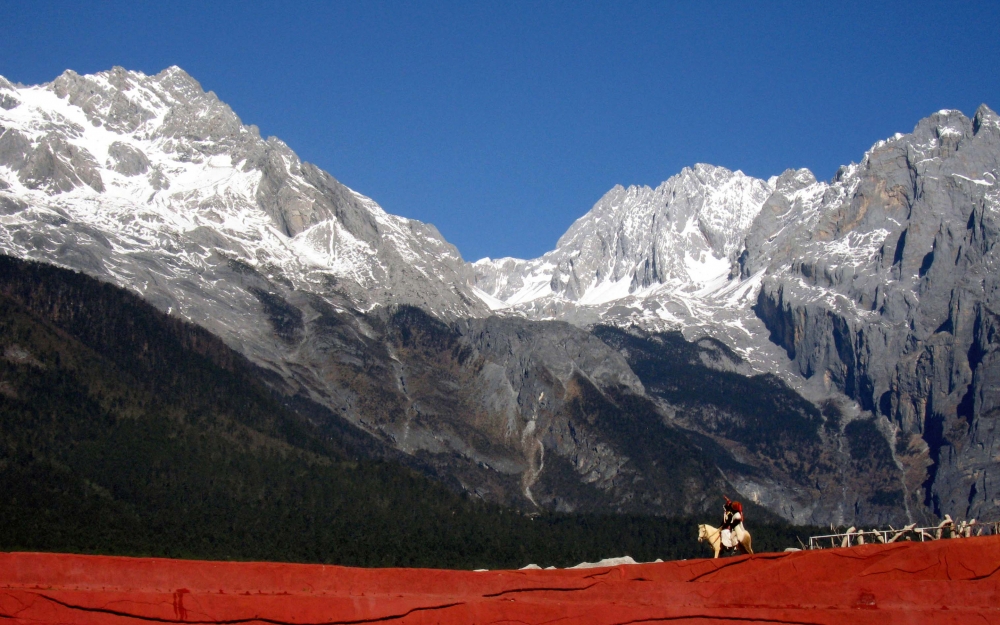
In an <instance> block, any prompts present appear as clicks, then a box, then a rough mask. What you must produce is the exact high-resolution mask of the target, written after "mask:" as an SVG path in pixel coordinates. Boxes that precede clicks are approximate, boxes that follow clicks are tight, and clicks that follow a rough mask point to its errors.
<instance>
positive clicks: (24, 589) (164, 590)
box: [0, 536, 1000, 625]
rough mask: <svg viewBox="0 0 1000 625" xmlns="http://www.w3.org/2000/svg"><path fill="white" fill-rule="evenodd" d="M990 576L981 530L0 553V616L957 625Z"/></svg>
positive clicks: (996, 560)
mask: <svg viewBox="0 0 1000 625" xmlns="http://www.w3.org/2000/svg"><path fill="white" fill-rule="evenodd" d="M998 570H1000V537H993V536H990V537H982V538H967V539H953V540H940V541H934V542H928V543H900V544H893V545H865V546H861V547H854V548H851V549H830V550H825V551H811V552H794V553H782V554H762V555H757V556H751V557H739V558H723V559H719V560H688V561H680V562H665V563H662V564H641V565H635V566H616V567H610V568H600V569H576V570H565V569H564V570H550V571H536V570H531V571H491V572H482V573H475V572H470V571H444V570H428V569H352V568H344V567H337V566H320V565H302V564H275V563H253V562H251V563H240V562H198V561H187V560H164V559H154V558H148V559H147V558H116V557H104V556H76V555H62V554H41V553H0V622H3V623H7V622H10V623H140V622H145V623H149V622H156V623H234V624H235V623H275V624H283V623H556V622H560V623H621V624H625V623H658V622H676V623H714V622H718V623H732V622H743V623H746V622H749V623H817V624H819V623H858V624H865V623H871V624H875V625H893V624H896V623H934V624H935V625H946V624H948V623H956V624H957V623H961V624H962V625H970V624H974V623H1000V574H998ZM8 619H9V620H8Z"/></svg>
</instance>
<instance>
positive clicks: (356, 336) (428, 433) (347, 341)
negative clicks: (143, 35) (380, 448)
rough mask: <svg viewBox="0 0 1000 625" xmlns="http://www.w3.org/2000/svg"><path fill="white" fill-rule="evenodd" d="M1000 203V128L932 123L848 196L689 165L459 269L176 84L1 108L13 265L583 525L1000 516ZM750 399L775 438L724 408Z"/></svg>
mask: <svg viewBox="0 0 1000 625" xmlns="http://www.w3.org/2000/svg"><path fill="white" fill-rule="evenodd" d="M998 175H1000V122H998V121H997V116H996V115H995V114H994V113H993V112H992V111H991V110H989V109H988V108H986V107H985V106H983V107H981V108H980V110H979V111H978V112H977V114H976V116H975V118H974V119H971V120H970V119H968V118H966V117H965V116H963V115H961V113H958V112H957V111H942V112H940V113H938V114H936V115H933V116H931V117H929V118H928V119H926V120H924V121H922V122H921V123H920V124H919V125H918V126H917V128H916V129H915V131H914V132H913V133H912V134H909V135H896V136H894V137H892V138H890V139H888V140H886V141H882V142H879V143H877V144H876V145H875V146H873V147H872V149H871V150H870V151H869V152H867V153H866V154H865V155H864V157H863V159H862V160H861V162H860V164H852V165H849V166H846V167H844V168H842V169H841V170H840V172H838V174H837V176H836V177H835V179H834V180H832V181H830V182H818V181H816V179H815V178H814V176H813V175H812V174H811V173H810V172H809V171H807V170H797V171H795V170H789V171H787V172H785V173H783V174H781V175H780V176H776V177H773V178H771V179H770V180H760V179H755V178H752V177H749V176H746V175H744V174H743V173H741V172H739V171H737V172H732V171H729V170H727V169H724V168H720V167H713V166H711V165H696V166H694V167H693V168H690V169H685V170H683V171H682V172H681V173H679V174H678V175H676V176H674V177H672V178H670V179H669V180H667V181H666V182H664V183H663V184H661V185H660V186H658V187H657V188H656V189H651V188H648V187H629V188H624V187H620V186H619V187H615V188H614V189H612V190H611V191H609V192H608V193H607V194H606V195H605V196H604V197H603V198H601V199H600V201H599V202H598V203H597V204H596V205H595V206H594V207H593V209H592V210H591V211H590V212H589V213H587V214H586V215H584V216H583V217H582V218H580V219H579V220H578V221H577V222H576V223H575V224H573V226H572V227H571V228H570V229H569V230H568V231H567V233H566V234H565V235H564V236H563V237H562V238H561V239H560V240H559V242H558V243H557V245H556V248H555V249H554V250H553V251H551V252H549V253H547V254H545V255H544V256H542V257H541V258H538V259H534V260H519V259H511V258H505V259H499V260H490V259H484V260H482V261H478V262H476V263H466V262H464V261H463V260H462V258H461V257H460V255H459V254H458V252H457V250H455V248H454V247H453V246H451V245H450V244H448V243H447V242H446V241H445V240H444V239H443V238H442V237H441V235H440V234H439V233H438V232H437V231H436V230H435V229H434V227H433V226H430V225H428V224H422V223H420V222H417V221H413V220H408V219H404V218H401V217H397V216H393V215H390V214H388V213H386V212H385V211H383V210H382V209H381V208H380V207H379V206H378V205H377V204H376V203H375V202H374V201H372V200H371V199H369V198H367V197H365V196H363V195H361V194H359V193H357V192H355V191H352V190H351V189H348V188H347V187H345V186H343V185H341V184H340V183H338V182H337V181H336V180H335V179H334V178H333V177H332V176H330V175H329V174H327V173H326V172H323V171H321V170H320V169H318V168H316V167H315V166H313V165H310V164H308V163H303V162H301V161H300V159H299V158H298V157H297V156H296V155H295V153H294V152H292V150H291V149H289V147H288V146H286V145H285V144H284V143H282V142H281V141H280V140H278V139H276V138H268V139H263V138H261V137H260V136H259V133H258V131H257V129H256V128H255V127H253V126H246V125H243V124H242V122H241V121H240V119H239V118H238V117H237V116H236V115H235V113H233V111H232V110H231V109H230V108H229V107H228V106H226V105H225V104H224V103H222V102H220V101H219V100H218V98H217V97H216V96H215V95H214V94H212V93H211V92H208V93H206V92H204V91H203V90H202V89H201V87H200V86H199V85H198V83H197V82H196V81H195V80H194V79H192V78H191V77H190V76H188V75H187V74H186V73H184V72H183V71H182V70H180V69H179V68H176V67H174V68H169V69H167V70H164V71H163V72H161V73H159V74H157V75H155V76H146V75H143V74H141V73H138V72H129V71H126V70H123V69H120V68H116V69H113V70H111V71H108V72H102V73H99V74H95V75H92V76H79V75H77V74H75V73H73V72H71V71H67V72H66V73H64V74H63V75H62V76H60V77H59V78H57V79H56V80H55V81H53V82H52V83H49V84H45V85H38V86H23V85H14V84H11V83H10V82H8V81H6V80H4V79H2V78H0V251H2V252H4V253H7V254H11V255H14V256H18V257H21V258H29V259H36V260H41V261H45V262H50V263H55V264H59V265H62V266H65V267H69V268H73V269H77V270H80V271H84V272H86V273H89V274H91V275H93V276H95V277H98V278H100V279H102V280H105V281H108V282H112V283H114V284H117V285H120V286H123V287H125V288H128V289H131V290H133V291H134V292H137V293H139V294H140V295H142V296H143V297H144V298H145V299H146V300H148V301H149V302H151V303H152V304H154V305H156V306H157V307H159V308H160V309H162V310H165V311H168V312H170V313H171V314H174V315H177V316H179V317H182V318H184V319H187V320H189V321H192V322H194V323H197V324H199V325H202V326H204V327H205V328H207V329H209V330H210V331H212V332H213V333H215V334H217V335H219V336H220V337H221V338H222V339H223V340H225V341H226V342H227V344H229V345H230V346H232V347H234V348H236V349H237V350H239V351H240V352H241V353H243V354H244V355H246V356H247V357H248V358H249V359H250V360H251V361H252V362H254V363H255V364H256V365H258V366H260V367H261V368H262V370H263V371H264V373H263V375H265V376H267V379H268V381H269V383H270V384H271V385H272V386H273V387H274V388H275V389H276V390H277V392H279V393H280V394H282V396H283V397H286V398H287V401H288V402H289V403H290V404H293V405H295V406H298V407H299V409H301V410H303V414H307V415H308V418H310V419H313V420H315V421H316V422H321V423H327V424H331V423H334V422H335V421H337V420H338V419H345V420H346V421H348V422H349V423H351V424H353V426H357V427H358V428H361V429H362V430H364V431H366V432H368V433H369V434H371V435H374V436H376V437H377V438H379V439H381V441H382V443H385V444H387V445H389V446H391V447H393V448H395V449H396V450H399V452H401V453H402V454H404V455H405V456H406V457H407V458H410V459H413V461H414V462H418V463H424V464H422V465H421V466H422V467H423V468H425V469H426V470H428V471H429V472H432V473H434V474H435V475H438V476H439V477H441V479H444V480H445V481H449V480H450V481H451V482H450V483H453V485H457V487H459V488H462V489H464V490H466V491H469V492H473V493H476V494H478V495H479V496H482V497H485V498H488V499H494V500H501V501H513V500H518V498H520V499H519V501H522V503H525V504H526V505H544V506H548V507H552V508H558V509H567V510H571V509H577V508H580V507H581V506H583V507H586V506H597V508H595V509H605V510H616V511H644V512H649V511H653V512H657V513H676V512H677V511H678V510H680V511H683V512H684V513H690V512H692V511H696V510H700V509H702V507H704V506H709V505H710V504H709V503H708V502H709V499H710V496H709V495H708V494H707V493H709V492H710V491H711V492H715V490H719V489H723V488H735V489H738V490H739V491H740V492H742V493H744V495H745V496H746V497H748V498H751V499H753V500H755V501H758V502H759V503H761V504H762V505H764V506H766V507H769V508H770V509H772V510H775V511H778V512H779V513H780V514H782V515H784V516H786V517H787V518H790V519H795V520H798V521H813V522H823V523H825V522H827V521H834V522H841V521H846V522H854V520H865V522H868V520H883V521H884V520H892V519H895V520H900V519H904V518H924V517H926V516H927V515H933V514H943V512H946V511H950V512H952V513H953V514H956V513H959V512H960V513H961V515H963V516H964V515H965V514H966V513H969V514H975V515H981V514H984V513H989V512H991V511H995V510H998V509H1000V503H998V501H1000V500H996V499H994V497H996V496H998V495H997V493H998V492H1000V491H998V490H997V489H996V487H995V486H994V484H995V480H994V478H993V477H992V476H993V471H994V467H995V465H996V459H997V458H1000V439H997V438H995V437H993V434H992V432H993V429H992V426H991V425H990V424H991V423H992V421H991V419H994V418H995V416H996V411H997V409H998V408H997V407H998V406H1000V399H998V398H1000V393H998V391H997V390H996V389H997V388H1000V382H998V380H1000V356H998V355H997V354H998V353H1000V338H998V336H1000V332H997V328H1000V321H997V319H1000V317H998V315H997V313H996V312H995V311H997V310H998V309H1000V302H997V301H996V298H997V294H998V293H1000V288H998V287H1000V284H998V283H997V280H998V278H997V275H1000V273H998V272H997V271H996V264H997V261H996V258H995V255H996V253H995V251H994V250H995V243H996V241H997V240H998V237H1000V234H998V233H1000V227H998V224H997V211H998V206H1000V200H998V195H997V193H998V185H997V183H996V178H997V176H998ZM407 306H412V307H416V308H419V309H422V311H424V312H421V313H417V312H415V311H414V309H411V308H407ZM564 321H568V322H570V324H571V325H568V324H566V323H561V322H564ZM597 324H609V325H614V326H619V327H620V328H625V329H627V331H623V330H611V329H608V328H600V327H598V328H596V329H595V328H594V326H596V325H597ZM667 330H680V331H681V332H682V333H683V335H684V336H685V337H687V338H688V339H689V340H691V341H694V343H693V344H683V345H682V344H681V343H683V342H681V343H678V342H677V340H678V339H676V337H673V335H668V334H662V332H663V331H667ZM692 345H693V346H692ZM678 359H681V360H684V362H685V363H687V364H686V365H685V366H688V367H694V368H695V369H697V370H698V371H701V372H702V373H703V377H704V376H712V375H714V374H712V373H711V371H718V370H719V369H724V370H726V371H728V372H733V371H738V372H740V373H743V374H759V373H765V372H766V373H773V374H776V375H777V376H778V377H779V378H781V379H782V380H784V382H785V383H786V384H788V385H790V386H792V387H793V388H795V389H797V390H798V392H800V393H801V394H802V395H803V396H804V397H807V398H808V399H809V400H810V401H800V400H801V397H798V396H796V395H795V394H794V393H791V391H788V389H787V387H786V386H784V385H782V384H781V383H779V382H777V381H775V380H773V379H772V378H768V377H766V376H765V377H757V378H744V377H742V376H736V377H735V378H734V377H725V376H722V377H720V378H718V383H719V384H723V385H730V386H726V388H731V389H742V390H732V391H731V392H729V393H728V394H727V393H721V394H720V395H718V396H717V397H716V399H715V400H709V399H703V398H692V397H690V396H689V395H685V394H684V392H683V389H679V388H678V387H676V386H675V385H672V383H671V382H670V381H669V380H666V379H665V378H664V377H663V375H664V374H663V373H662V371H663V370H665V369H664V368H666V369H669V370H670V371H675V372H677V374H678V375H687V372H685V371H682V370H680V369H677V368H676V367H677V366H678V364H677V363H678ZM685 359H686V360H685ZM654 365H655V366H654ZM698 367H701V369H698ZM727 375H728V374H727ZM747 380H749V381H747ZM746 384H750V385H751V387H752V388H754V389H758V390H760V392H766V393H772V392H773V393H774V396H775V397H779V398H782V399H781V400H780V401H777V400H775V402H777V403H774V404H773V411H772V413H773V414H775V415H777V414H778V413H780V417H779V416H775V417H774V419H776V421H774V422H773V423H772V422H769V421H767V420H766V419H765V420H763V421H761V419H763V417H762V416H761V414H760V413H759V410H758V407H755V406H750V407H747V406H746V405H743V404H742V403H736V404H733V403H731V402H730V400H731V397H730V395H732V394H734V393H738V392H746V390H745V389H746V388H747V387H746V386H745V385H746ZM709 390H710V391H712V392H714V391H716V390H718V389H709ZM786 391H787V393H786ZM706 392H708V391H706ZM713 402H715V403H713ZM810 402H813V403H810ZM814 404H815V405H814ZM817 405H819V406H821V407H822V410H820V409H819V408H817ZM628 406H631V408H625V407H628ZM755 411H756V412H755ZM595 415H603V417H601V418H597V417H596V416H595ZM640 415H643V416H640ZM630 419H632V420H630ZM634 419H640V420H641V419H646V421H643V423H645V425H644V426H643V427H647V428H653V429H655V430H656V431H657V432H659V434H657V436H660V437H661V438H656V437H649V436H632V437H627V436H623V435H622V432H621V431H620V428H626V429H627V428H628V427H632V424H634V423H635V421H634ZM778 422H780V423H781V424H782V426H781V427H780V428H775V427H773V426H774V425H775V423H778ZM611 424H617V425H616V426H614V427H612V425H611ZM748 424H756V425H754V426H753V427H751V426H750V425H748ZM616 428H619V429H616ZM768 428H771V429H770V430H768ZM963 428H964V429H963ZM650 431H652V430H650ZM763 431H770V432H772V434H773V436H774V437H775V439H776V440H775V441H771V440H769V441H767V442H766V444H765V443H762V442H761V440H760V437H761V432H763ZM777 439H780V441H778V440H777ZM671 445H672V447H671ZM664 449H672V450H673V451H671V452H670V453H669V454H668V453H667V452H665V451H664ZM859 450H860V451H859ZM786 452H787V453H786ZM663 454H667V455H663ZM685 454H687V455H685ZM682 456H683V458H686V460H685V461H684V462H683V463H680V461H679V460H678V459H679V458H681V457H682ZM671 458H672V460H671ZM678 463H680V464H678ZM682 465H683V466H682ZM684 466H688V467H691V466H699V467H702V469H704V471H708V473H704V471H702V474H700V475H701V477H698V478H697V479H695V478H692V477H691V476H687V477H683V476H685V475H687V474H686V473H685V471H688V469H685V468H683V467H684ZM428 467H430V468H428ZM712 467H714V468H712ZM872 476H876V477H877V479H875V478H872V479H874V481H873V482H872V483H870V484H868V483H866V482H865V479H867V478H871V477H872ZM689 478H690V479H689ZM677 479H682V480H689V481H687V482H685V486H684V489H686V490H684V492H683V493H681V492H680V491H677V492H674V491H670V492H673V495H670V496H667V495H665V493H667V492H668V490H669V488H674V486H673V485H671V484H672V483H671V482H670V481H671V480H677ZM574 480H575V481H574ZM690 480H693V481H690ZM699 480H701V481H699ZM567 484H572V486H571V487H568V486H567ZM838 484H839V486H838ZM664 489H667V490H664ZM713 489H715V490H713ZM834 490H835V491H836V492H834ZM671 497H674V499H671ZM595 502H597V503H595ZM678 502H679V503H678ZM601 506H603V508H601ZM671 506H673V507H671ZM959 508H962V510H961V511H960V510H959ZM873 522H874V521H873Z"/></svg>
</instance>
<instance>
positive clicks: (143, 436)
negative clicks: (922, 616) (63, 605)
mask: <svg viewBox="0 0 1000 625" xmlns="http://www.w3.org/2000/svg"><path fill="white" fill-rule="evenodd" d="M376 445H377V443H376V442H374V441H371V440H368V439H366V435H365V434H364V433H362V432H360V431H357V430H354V429H352V427H351V426H349V425H348V424H347V423H346V422H345V423H344V424H343V425H342V426H341V427H340V429H336V430H335V429H334V428H333V427H332V426H330V425H329V424H326V425H324V426H323V428H321V427H319V426H317V425H314V424H313V423H311V422H310V421H309V420H307V419H306V418H304V417H303V416H301V415H300V414H299V413H296V412H294V411H293V410H291V409H290V408H288V407H286V406H284V405H283V404H282V402H281V399H280V398H279V397H277V396H275V395H273V394H272V392H271V391H270V390H269V389H268V388H267V387H266V386H265V385H264V384H263V383H262V382H261V381H260V379H259V377H258V373H257V371H256V369H255V368H254V367H253V366H252V365H251V364H249V363H248V362H247V361H246V360H245V359H244V358H243V357H242V356H240V355H238V354H236V353H235V352H233V351H231V350H230V349H229V348H227V347H226V346H225V345H224V344H223V343H222V342H221V341H220V340H218V339H217V338H215V337H213V336H212V335H211V334H209V333H208V332H206V331H205V330H203V329H201V328H198V327H196V326H193V325H191V324H187V323H185V322H183V321H179V320H177V319H174V318H171V317H168V316H167V315H164V314H163V313H161V312H159V311H157V310H155V309H154V308H152V307H151V306H149V305H147V304H145V303H144V302H143V301H142V300H140V299H139V298H138V297H136V296H134V295H131V294H129V293H127V292H125V291H123V290H121V289H118V288H116V287H113V286H110V285H107V284H103V283H100V282H98V281H96V280H93V279H91V278H88V277H86V276H84V275H82V274H78V273H74V272H71V271H67V270H63V269H58V268H55V267H52V266H49V265H42V264H37V263H26V262H23V261H20V260H16V259H13V258H10V257H0V492H3V493H4V496H3V497H2V498H0V549H3V550H58V551H69V552H89V553H107V554H128V555H164V556H173V557H187V558H208V559H266V560H282V561H300V562H329V563H337V564H345V565H361V566H428V567H457V568H472V567H487V568H497V567H518V566H522V565H524V564H527V563H528V562H537V563H538V564H541V565H543V566H544V565H558V566H565V565H570V564H575V563H577V562H580V561H584V560H595V559H599V558H602V557H608V556H618V555H625V554H628V555H631V556H633V557H634V558H636V559H638V560H652V559H655V558H664V559H670V558H679V557H692V556H696V555H699V554H701V555H704V554H705V553H706V551H703V549H704V547H701V546H699V545H698V544H697V543H696V542H695V536H696V527H695V523H696V522H698V521H699V520H694V519H664V518H657V517H641V516H619V517H615V516H584V515H575V516H574V515H558V514H542V515H540V516H535V515H531V516H526V515H524V514H523V513H521V512H518V511H514V510H510V509H504V508H501V507H497V506H492V505H488V504H485V503H482V502H480V501H477V500H474V499H472V498H470V497H468V496H461V495H458V494H455V493H453V492H451V491H449V490H447V489H446V488H444V487H443V486H441V485H440V484H438V483H436V482H432V481H431V480H429V479H427V478H426V477H424V476H422V475H420V474H419V473H417V472H416V471H413V470H411V469H409V468H406V467H403V466H401V465H399V464H397V463H394V462H389V461H384V460H376V459H372V458H371V457H369V456H370V453H371V451H372V449H373V448H374V446H376ZM713 520H714V519H702V520H700V521H713ZM752 527H753V530H754V531H755V546H757V547H758V549H776V548H783V547H785V546H790V545H795V544H796V540H795V536H796V535H797V534H798V535H801V536H804V535H805V534H806V533H807V532H808V530H805V529H799V530H796V529H795V528H791V527H787V526H779V525H764V524H761V523H756V524H754V525H753V526H752ZM700 547H701V548H700Z"/></svg>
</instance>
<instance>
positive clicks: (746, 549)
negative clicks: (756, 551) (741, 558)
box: [740, 532, 753, 555]
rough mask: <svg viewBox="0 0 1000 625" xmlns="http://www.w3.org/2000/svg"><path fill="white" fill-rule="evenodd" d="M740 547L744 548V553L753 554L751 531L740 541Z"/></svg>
mask: <svg viewBox="0 0 1000 625" xmlns="http://www.w3.org/2000/svg"><path fill="white" fill-rule="evenodd" d="M740 547H742V548H743V553H747V554H750V555H753V548H752V547H751V545H750V533H749V532H747V537H746V538H744V539H743V542H742V543H740Z"/></svg>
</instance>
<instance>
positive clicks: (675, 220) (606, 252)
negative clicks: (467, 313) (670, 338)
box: [474, 163, 773, 317]
mask: <svg viewBox="0 0 1000 625" xmlns="http://www.w3.org/2000/svg"><path fill="white" fill-rule="evenodd" d="M772 191H773V188H772V186H771V185H770V184H769V183H768V182H766V181H763V180H759V179H756V178H752V177H750V176H747V175H745V174H744V173H743V172H740V171H735V172H733V171H730V170H728V169H726V168H724V167H716V166H713V165H706V164H702V163H699V164H697V165H695V166H694V167H686V168H684V169H683V170H682V171H681V172H680V173H679V174H677V175H675V176H673V177H671V178H670V179H668V180H667V181H666V182H664V183H662V184H661V185H659V186H658V187H656V188H655V189H653V188H650V187H648V186H630V187H627V188H626V187H622V186H620V185H619V186H616V187H614V188H613V189H611V190H610V191H608V193H606V194H605V195H604V197H602V198H601V199H600V200H599V201H598V202H597V204H595V205H594V207H593V208H592V209H591V210H590V211H589V212H588V213H587V214H586V215H584V216H583V217H581V218H580V219H578V220H577V221H576V222H575V223H574V224H573V225H572V226H570V228H569V230H567V231H566V234H564V235H563V236H562V237H561V238H560V239H559V242H558V243H557V245H556V249H555V250H553V251H552V252H549V253H547V254H545V255H544V256H542V257H541V258H538V259H535V260H531V261H521V260H516V259H500V260H494V261H487V260H484V261H480V262H479V263H476V264H475V265H474V269H475V271H476V280H477V282H476V286H477V287H478V288H479V289H480V290H482V291H483V292H485V293H486V294H488V295H489V296H490V297H491V298H494V301H496V300H499V301H502V302H505V303H506V304H507V305H508V306H510V307H514V308H515V309H519V310H522V311H524V312H525V313H526V314H541V315H542V316H543V317H544V316H558V315H563V314H566V312H567V310H569V309H579V308H580V307H595V306H596V307H605V306H607V305H609V304H610V303H612V302H616V301H621V300H627V299H628V298H633V299H634V298H637V297H642V296H646V295H649V294H651V293H652V292H654V291H655V292H656V293H663V292H667V291H669V292H670V293H689V294H695V293H700V292H703V291H705V290H706V289H708V290H714V289H715V288H718V287H720V286H722V285H724V284H726V283H728V281H729V274H730V270H731V267H732V264H733V262H734V261H735V260H736V258H737V257H738V255H739V252H740V251H741V250H742V246H743V239H744V238H745V236H746V234H747V231H748V229H749V227H750V225H751V223H753V220H754V217H756V215H757V213H758V212H759V211H760V208H761V206H762V205H763V203H764V201H765V200H766V199H767V198H768V196H769V195H770V194H771V193H772ZM494 305H495V304H494Z"/></svg>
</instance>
